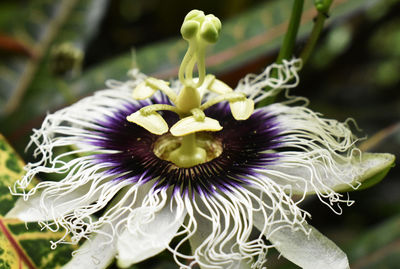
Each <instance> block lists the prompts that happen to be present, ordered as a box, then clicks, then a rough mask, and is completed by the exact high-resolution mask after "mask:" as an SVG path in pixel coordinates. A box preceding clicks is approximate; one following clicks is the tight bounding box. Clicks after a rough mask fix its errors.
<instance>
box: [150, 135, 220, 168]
mask: <svg viewBox="0 0 400 269" xmlns="http://www.w3.org/2000/svg"><path fill="white" fill-rule="evenodd" d="M186 137H187V136H183V137H182V136H173V135H172V134H170V133H167V134H164V135H161V136H159V137H158V139H157V140H156V141H155V142H154V144H153V152H154V154H155V155H156V156H157V157H158V158H160V159H162V160H165V161H169V162H172V163H174V164H175V165H177V166H178V167H192V166H194V165H197V164H200V163H205V162H209V161H211V160H213V159H215V158H217V157H219V156H220V155H221V154H222V151H223V148H222V141H221V139H220V138H216V137H215V136H213V135H212V133H210V132H199V133H196V137H195V143H196V147H197V148H199V149H200V150H201V152H202V153H200V154H202V155H201V161H200V162H198V163H196V164H193V163H194V162H196V159H195V160H193V159H191V158H185V157H181V158H180V159H181V163H180V164H178V163H177V158H179V157H177V156H185V154H182V153H181V152H180V151H181V150H182V148H183V147H184V146H182V145H183V143H184V142H183V141H184V140H185V139H187V138H186ZM189 139H190V138H189ZM203 153H204V155H203ZM190 156H193V154H191V155H190ZM197 160H198V159H197ZM185 164H186V165H185Z"/></svg>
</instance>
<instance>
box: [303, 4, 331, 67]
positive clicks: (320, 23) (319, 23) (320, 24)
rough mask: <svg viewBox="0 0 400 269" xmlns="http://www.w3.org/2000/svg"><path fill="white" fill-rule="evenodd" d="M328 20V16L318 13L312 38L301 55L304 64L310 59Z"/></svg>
mask: <svg viewBox="0 0 400 269" xmlns="http://www.w3.org/2000/svg"><path fill="white" fill-rule="evenodd" d="M325 19H326V14H325V13H322V12H318V15H317V19H316V21H315V23H314V27H313V29H312V31H311V35H310V38H309V39H308V41H307V43H306V45H305V47H304V49H303V51H302V52H301V54H300V59H301V60H302V62H303V66H304V64H305V63H306V62H307V61H308V59H309V58H310V55H311V53H312V51H313V50H314V48H315V45H316V44H317V41H318V38H319V36H320V34H321V32H322V29H323V28H324V22H325Z"/></svg>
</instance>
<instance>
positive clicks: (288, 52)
mask: <svg viewBox="0 0 400 269" xmlns="http://www.w3.org/2000/svg"><path fill="white" fill-rule="evenodd" d="M303 6H304V0H294V2H293V7H292V14H291V16H290V21H289V26H288V30H287V32H286V35H285V37H284V39H283V44H282V47H281V50H280V51H279V55H278V58H277V59H276V63H278V64H280V63H282V61H283V60H284V59H289V58H291V57H292V55H293V50H294V45H295V44H296V37H297V33H298V31H299V27H300V21H301V14H302V13H303Z"/></svg>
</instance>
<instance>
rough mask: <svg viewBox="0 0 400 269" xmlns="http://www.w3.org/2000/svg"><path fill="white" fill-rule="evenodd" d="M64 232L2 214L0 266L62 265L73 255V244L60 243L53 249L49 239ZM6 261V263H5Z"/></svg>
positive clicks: (41, 266) (74, 247) (36, 266)
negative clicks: (7, 217) (45, 228)
mask: <svg viewBox="0 0 400 269" xmlns="http://www.w3.org/2000/svg"><path fill="white" fill-rule="evenodd" d="M63 236H64V231H62V230H61V231H59V232H52V231H49V230H43V229H42V228H41V227H40V226H39V225H38V224H37V223H25V222H23V221H20V220H16V219H3V218H0V266H4V267H0V268H7V265H8V266H10V269H11V268H20V267H18V266H17V265H19V264H21V265H23V268H30V269H32V268H60V267H61V266H62V265H63V264H65V263H67V262H68V261H69V259H70V258H71V254H72V251H74V250H75V249H76V248H77V247H76V246H73V245H67V244H64V245H58V246H57V248H56V249H54V250H53V249H51V248H50V246H51V244H50V242H51V241H57V240H59V239H60V238H61V237H63ZM2 263H3V264H2Z"/></svg>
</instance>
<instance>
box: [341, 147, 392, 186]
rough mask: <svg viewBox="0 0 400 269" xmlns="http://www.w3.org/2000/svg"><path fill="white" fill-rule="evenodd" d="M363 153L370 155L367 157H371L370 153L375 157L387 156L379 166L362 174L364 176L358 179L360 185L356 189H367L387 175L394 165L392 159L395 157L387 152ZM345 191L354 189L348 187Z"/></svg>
mask: <svg viewBox="0 0 400 269" xmlns="http://www.w3.org/2000/svg"><path fill="white" fill-rule="evenodd" d="M365 154H368V155H367V156H370V157H367V158H372V156H371V155H374V156H376V157H383V158H387V162H386V163H384V164H382V165H381V166H379V167H376V169H374V170H371V171H370V172H368V173H366V175H364V177H363V178H362V179H361V180H360V182H361V186H360V187H359V188H357V189H356V191H360V190H365V189H368V188H370V187H372V186H374V185H376V184H378V183H379V182H381V181H382V180H383V179H384V178H385V176H386V175H387V173H388V172H389V170H390V169H391V168H392V167H394V166H395V163H394V161H395V159H396V157H395V156H394V155H392V154H389V153H364V155H365ZM345 191H354V189H353V188H348V189H347V190H345Z"/></svg>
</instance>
